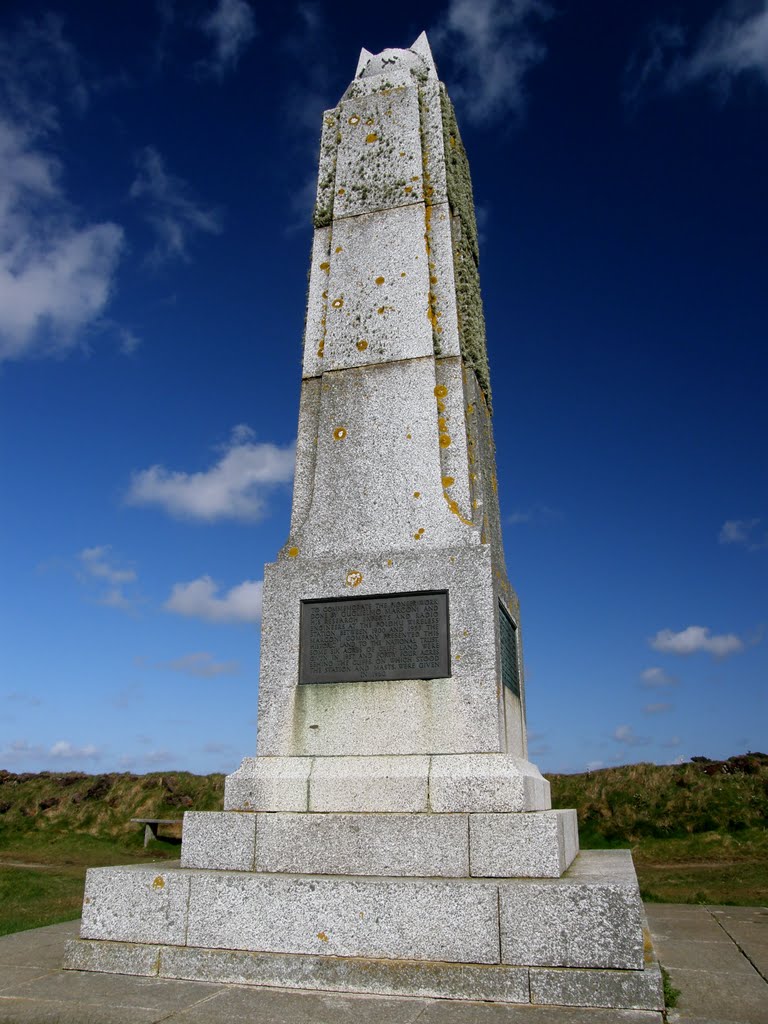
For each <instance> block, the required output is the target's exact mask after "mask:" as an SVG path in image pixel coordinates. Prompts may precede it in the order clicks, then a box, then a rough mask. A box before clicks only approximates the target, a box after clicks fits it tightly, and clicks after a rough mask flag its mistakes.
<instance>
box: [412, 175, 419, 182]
mask: <svg viewBox="0 0 768 1024" xmlns="http://www.w3.org/2000/svg"><path fill="white" fill-rule="evenodd" d="M419 177H420V175H418V174H414V175H413V177H412V178H411V181H418V180H419Z"/></svg>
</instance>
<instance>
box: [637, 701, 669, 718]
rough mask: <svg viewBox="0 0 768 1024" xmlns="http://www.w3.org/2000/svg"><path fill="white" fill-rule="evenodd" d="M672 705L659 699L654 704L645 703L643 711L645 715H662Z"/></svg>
mask: <svg viewBox="0 0 768 1024" xmlns="http://www.w3.org/2000/svg"><path fill="white" fill-rule="evenodd" d="M673 706H674V705H672V704H670V703H668V702H667V701H664V700H660V701H657V702H656V703H655V704H646V705H645V707H644V708H643V712H644V713H645V714H646V715H663V714H664V713H665V712H667V711H671V710H672V708H673Z"/></svg>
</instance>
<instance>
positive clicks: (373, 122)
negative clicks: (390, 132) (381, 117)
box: [365, 117, 376, 125]
mask: <svg viewBox="0 0 768 1024" xmlns="http://www.w3.org/2000/svg"><path fill="white" fill-rule="evenodd" d="M365 123H366V124H368V125H370V124H376V122H375V121H374V119H373V118H372V117H368V118H366V121H365Z"/></svg>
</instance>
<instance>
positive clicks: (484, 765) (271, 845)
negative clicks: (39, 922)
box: [67, 35, 661, 1009]
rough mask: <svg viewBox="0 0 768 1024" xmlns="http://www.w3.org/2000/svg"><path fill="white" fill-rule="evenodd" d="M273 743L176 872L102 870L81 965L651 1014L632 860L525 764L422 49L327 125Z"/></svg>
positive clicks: (484, 390)
mask: <svg viewBox="0 0 768 1024" xmlns="http://www.w3.org/2000/svg"><path fill="white" fill-rule="evenodd" d="M314 224H315V234H314V240H313V246H312V255H311V269H310V279H309V295H308V305H307V316H306V328H305V335H304V362H303V379H302V392H301V406H300V414H299V432H298V442H297V458H296V476H295V484H294V495H293V509H292V516H291V525H290V533H289V537H288V540H287V542H286V544H285V546H284V547H283V549H282V550H281V551H280V553H279V554H278V557H277V560H276V561H275V562H274V563H273V564H271V565H268V566H267V567H266V570H265V577H264V613H263V622H262V641H261V674H260V682H259V713H258V742H257V754H256V756H255V757H250V758H246V759H245V760H244V761H243V763H242V765H241V767H240V768H239V769H238V770H237V771H236V772H234V774H232V775H230V776H229V777H228V778H227V780H226V790H225V802H224V806H225V809H224V811H223V812H217V813H203V812H188V813H187V814H186V815H185V819H184V835H183V842H182V855H181V866H180V867H167V866H166V865H154V866H148V867H147V866H141V867H131V868H101V869H94V870H91V871H89V873H88V879H87V883H86V894H85V903H84V907H83V922H82V928H81V938H80V939H79V940H74V941H73V942H72V943H71V945H70V947H69V949H68V953H67V965H68V966H69V967H72V968H76V969H81V970H99V971H112V972H118V973H131V974H146V975H153V974H154V975H157V974H159V975H160V976H165V977H175V978H193V979H194V978H199V979H205V980H219V981H230V982H233V983H239V984H252V985H270V986H283V987H298V988H316V989H326V990H334V991H349V992H376V993H385V994H386V993H388V994H400V995H421V996H437V997H447V998H457V999H461V998H464V999H485V1000H499V1001H506V1002H522V1003H525V1002H536V1003H550V1004H552V1003H555V1004H558V1003H559V1004H576V1005H582V1006H611V1007H624V1008H632V1007H635V1008H641V1009H658V1008H659V1007H660V1005H661V987H660V978H659V971H658V967H657V965H656V963H655V961H654V959H653V955H652V951H651V950H650V946H649V942H648V940H647V937H646V941H645V942H644V928H643V912H642V904H641V901H640V896H639V892H638V887H637V880H636V876H635V872H634V867H633V865H632V860H631V857H630V856H629V854H628V853H625V852H624V851H608V852H602V851H601V852H596V851H590V852H583V853H581V854H579V852H578V832H577V823H576V813H575V811H568V810H554V811H553V810H551V803H550V796H549V784H548V782H547V781H546V780H545V779H544V778H543V777H542V775H541V774H540V772H539V771H538V769H537V768H536V767H535V765H533V764H531V763H530V762H529V761H528V760H527V748H526V727H525V686H524V677H523V669H522V654H521V641H520V618H519V608H518V602H517V599H516V597H515V594H514V591H513V590H512V588H511V586H510V584H509V581H508V578H507V572H506V568H505V564H504V554H503V547H502V541H501V528H500V517H499V506H498V499H497V493H496V492H497V486H496V472H495V454H494V444H493V437H492V428H491V388H490V377H489V372H488V360H487V355H486V346H485V325H484V319H483V309H482V303H481V299H480V286H479V274H478V241H477V228H476V225H475V216H474V206H473V200H472V188H471V183H470V176H469V167H468V163H467V158H466V155H465V152H464V148H463V146H462V142H461V137H460V135H459V131H458V128H457V125H456V120H455V116H454V113H453V108H452V106H451V103H450V100H449V98H448V96H447V93H446V91H445V88H444V86H443V85H442V84H441V83H440V82H439V80H438V77H437V72H436V69H435V65H434V61H433V59H432V54H431V52H430V49H429V45H428V42H427V39H426V36H424V35H422V36H420V37H419V39H417V40H416V42H415V43H414V44H413V46H411V47H410V49H407V50H385V51H383V52H382V53H380V54H371V53H368V52H367V51H366V50H363V51H362V53H361V56H360V62H359V65H358V68H357V73H356V75H355V78H354V80H353V81H352V83H351V85H350V86H349V88H348V89H347V90H346V92H345V93H344V95H343V96H342V98H341V100H340V102H339V104H338V106H337V107H336V108H335V109H333V110H329V111H326V113H325V115H324V117H323V127H322V138H321V154H320V169H319V176H318V187H317V202H316V207H315V214H314Z"/></svg>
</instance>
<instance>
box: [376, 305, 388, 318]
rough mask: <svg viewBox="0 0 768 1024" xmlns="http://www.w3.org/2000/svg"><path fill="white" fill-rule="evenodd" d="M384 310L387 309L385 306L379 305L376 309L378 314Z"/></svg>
mask: <svg viewBox="0 0 768 1024" xmlns="http://www.w3.org/2000/svg"><path fill="white" fill-rule="evenodd" d="M386 310H387V307H386V306H379V308H378V309H377V310H376V312H377V313H378V314H379V316H381V315H382V313H385V312H386Z"/></svg>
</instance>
